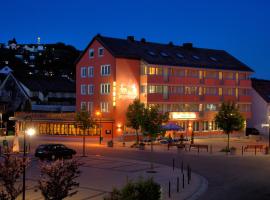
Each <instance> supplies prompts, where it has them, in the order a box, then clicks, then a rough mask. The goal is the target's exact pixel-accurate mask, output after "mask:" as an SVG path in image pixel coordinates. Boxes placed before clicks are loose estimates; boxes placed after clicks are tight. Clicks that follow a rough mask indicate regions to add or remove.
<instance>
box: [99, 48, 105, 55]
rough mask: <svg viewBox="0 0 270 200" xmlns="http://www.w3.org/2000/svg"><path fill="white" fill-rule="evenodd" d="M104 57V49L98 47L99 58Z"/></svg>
mask: <svg viewBox="0 0 270 200" xmlns="http://www.w3.org/2000/svg"><path fill="white" fill-rule="evenodd" d="M103 55H104V48H102V47H100V48H98V56H99V57H101V56H103Z"/></svg>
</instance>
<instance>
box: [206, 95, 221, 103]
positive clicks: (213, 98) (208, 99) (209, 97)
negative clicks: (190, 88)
mask: <svg viewBox="0 0 270 200" xmlns="http://www.w3.org/2000/svg"><path fill="white" fill-rule="evenodd" d="M220 99H221V98H220V96H218V95H205V96H204V101H205V102H219V101H220Z"/></svg>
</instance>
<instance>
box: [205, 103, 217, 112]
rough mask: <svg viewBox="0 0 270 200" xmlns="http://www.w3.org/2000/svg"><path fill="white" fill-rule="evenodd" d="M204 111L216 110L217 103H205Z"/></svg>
mask: <svg viewBox="0 0 270 200" xmlns="http://www.w3.org/2000/svg"><path fill="white" fill-rule="evenodd" d="M204 110H205V111H217V110H218V105H217V104H205V108H204Z"/></svg>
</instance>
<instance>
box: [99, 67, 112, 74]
mask: <svg viewBox="0 0 270 200" xmlns="http://www.w3.org/2000/svg"><path fill="white" fill-rule="evenodd" d="M100 73H101V76H109V75H110V74H111V66H110V65H101V71H100Z"/></svg>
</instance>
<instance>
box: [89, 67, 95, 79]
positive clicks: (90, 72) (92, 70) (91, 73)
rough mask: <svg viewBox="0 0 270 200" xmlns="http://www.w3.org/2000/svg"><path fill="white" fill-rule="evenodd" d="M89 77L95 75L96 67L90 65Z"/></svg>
mask: <svg viewBox="0 0 270 200" xmlns="http://www.w3.org/2000/svg"><path fill="white" fill-rule="evenodd" d="M88 77H94V67H88Z"/></svg>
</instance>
